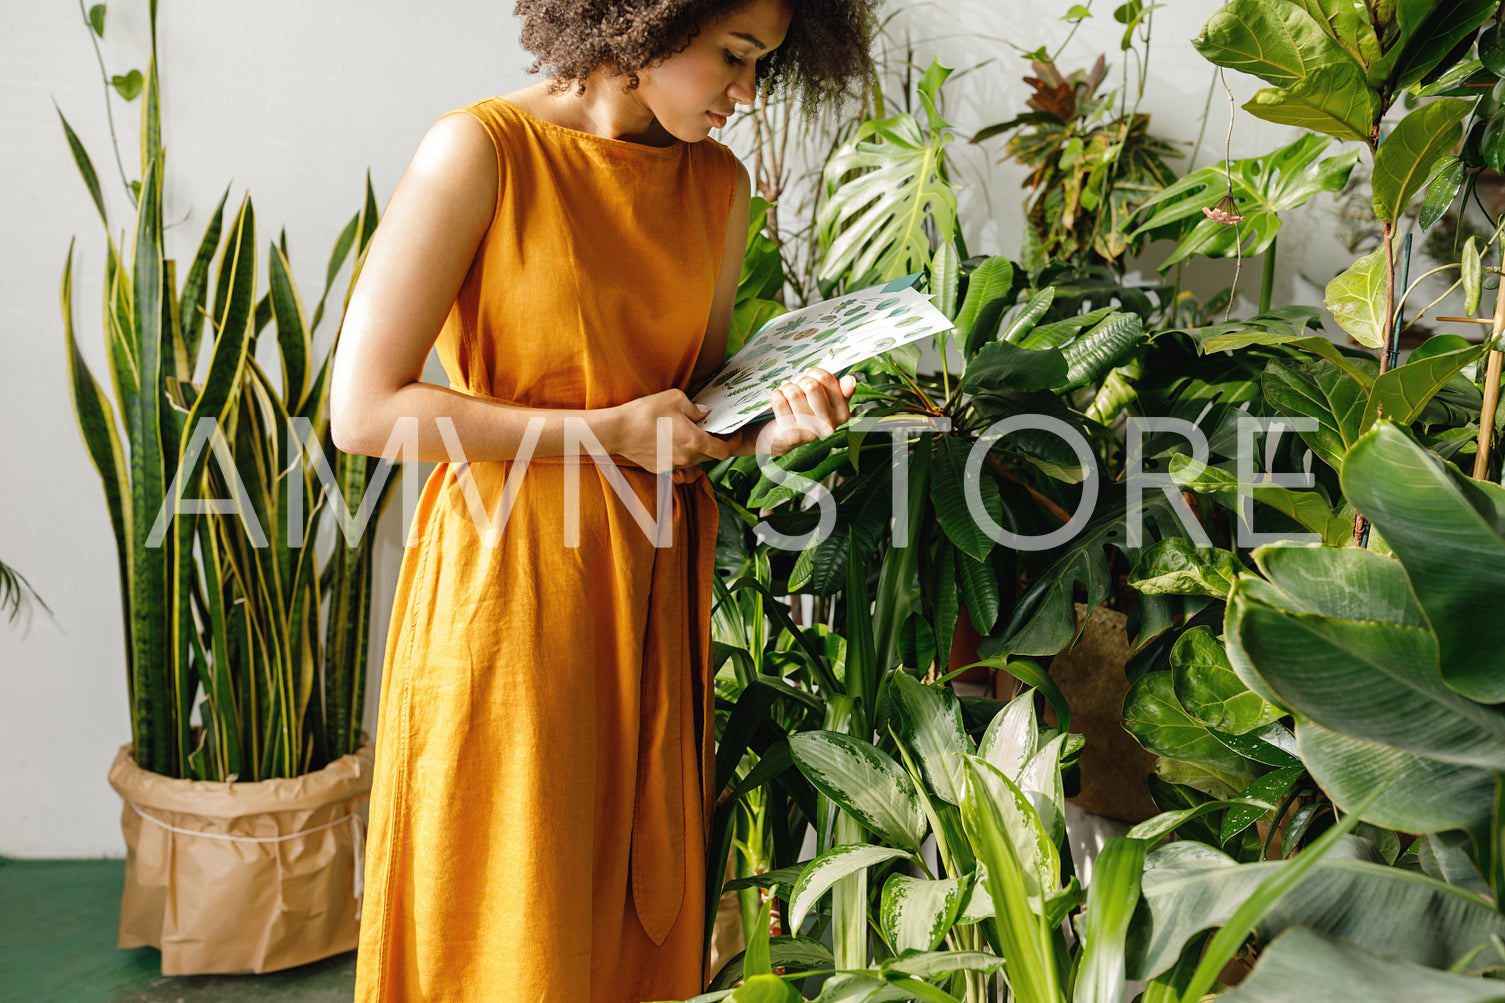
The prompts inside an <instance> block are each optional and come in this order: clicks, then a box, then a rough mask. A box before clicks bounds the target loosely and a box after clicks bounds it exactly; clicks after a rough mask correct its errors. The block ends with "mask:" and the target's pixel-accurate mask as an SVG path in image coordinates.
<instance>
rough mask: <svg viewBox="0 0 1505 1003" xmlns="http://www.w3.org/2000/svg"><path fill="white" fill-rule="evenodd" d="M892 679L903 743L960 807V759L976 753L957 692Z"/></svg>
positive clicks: (900, 676) (908, 678) (903, 675)
mask: <svg viewBox="0 0 1505 1003" xmlns="http://www.w3.org/2000/svg"><path fill="white" fill-rule="evenodd" d="M891 678H892V680H893V682H892V683H891V684H890V692H891V693H892V695H893V700H894V706H895V708H896V709H897V710H898V712H899V721H900V724H901V725H902V729H903V732H902V733H903V737H904V740H905V742H906V743H907V744H908V745H909V748H910V749H911V750H912V751H913V752H914V754H915V758H916V759H917V760H918V761H919V764H920V767H921V769H923V770H924V771H925V779H926V781H927V782H928V783H929V785H930V790H931V791H933V792H934V793H935V795H936V796H937V797H939V798H940V799H941V800H943V801H946V802H947V803H949V804H960V803H961V796H962V787H963V784H964V782H965V780H966V770H965V769H964V768H963V766H962V759H961V757H962V754H963V753H970V752H972V751H973V750H972V740H971V739H970V738H968V737H967V733H966V731H965V730H964V728H963V726H962V710H961V703H960V702H959V701H958V700H957V698H956V693H955V691H953V690H952V689H951V687H949V686H927V685H925V684H924V683H922V682H920V681H919V680H918V679H916V678H915V677H914V676H912V675H910V674H909V673H908V672H895V673H894V674H893V676H892V677H891ZM932 946H933V945H932Z"/></svg>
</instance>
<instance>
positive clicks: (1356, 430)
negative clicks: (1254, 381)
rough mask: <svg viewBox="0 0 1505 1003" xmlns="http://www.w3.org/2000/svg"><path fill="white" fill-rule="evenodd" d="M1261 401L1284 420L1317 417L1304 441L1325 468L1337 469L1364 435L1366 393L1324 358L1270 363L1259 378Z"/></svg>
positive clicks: (1303, 433)
mask: <svg viewBox="0 0 1505 1003" xmlns="http://www.w3.org/2000/svg"><path fill="white" fill-rule="evenodd" d="M1260 385H1261V387H1262V388H1263V390H1264V395H1265V400H1266V401H1267V402H1269V404H1270V405H1271V406H1272V407H1273V408H1274V409H1275V410H1276V411H1277V412H1279V413H1280V414H1282V415H1284V416H1285V417H1288V418H1316V419H1317V426H1318V427H1317V429H1316V430H1315V431H1302V432H1300V433H1299V434H1300V435H1301V438H1302V440H1303V441H1305V442H1306V444H1307V445H1308V446H1310V447H1311V448H1312V451H1313V452H1315V453H1316V454H1317V455H1318V456H1319V457H1321V458H1322V460H1323V461H1324V462H1326V463H1327V464H1328V465H1329V466H1331V467H1334V468H1336V469H1341V468H1342V465H1343V457H1344V455H1345V454H1346V453H1347V452H1348V449H1349V447H1350V446H1352V445H1353V444H1354V443H1355V442H1358V441H1359V437H1360V436H1361V435H1363V433H1364V409H1365V407H1366V406H1367V405H1368V403H1369V395H1368V394H1366V393H1365V392H1364V388H1363V387H1361V386H1359V385H1358V384H1356V383H1355V382H1354V381H1353V380H1352V379H1350V378H1349V376H1348V374H1347V373H1344V372H1343V371H1342V370H1340V369H1339V368H1338V367H1337V366H1335V365H1333V364H1332V363H1331V362H1328V361H1327V360H1325V359H1321V360H1318V361H1316V362H1312V363H1306V364H1304V365H1303V364H1296V363H1289V362H1282V361H1280V360H1278V359H1277V360H1273V361H1271V363H1270V364H1269V366H1268V367H1267V368H1266V369H1265V374H1264V377H1263V378H1262V379H1261V380H1260Z"/></svg>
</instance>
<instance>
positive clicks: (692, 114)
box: [633, 0, 791, 143]
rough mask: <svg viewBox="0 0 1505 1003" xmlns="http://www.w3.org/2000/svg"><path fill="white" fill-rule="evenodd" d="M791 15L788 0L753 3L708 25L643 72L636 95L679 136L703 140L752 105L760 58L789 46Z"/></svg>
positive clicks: (689, 139) (692, 139)
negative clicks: (738, 108)
mask: <svg viewBox="0 0 1505 1003" xmlns="http://www.w3.org/2000/svg"><path fill="white" fill-rule="evenodd" d="M790 17H791V14H790V11H789V8H788V6H786V4H785V3H784V0H752V2H751V3H748V4H746V5H744V6H742V7H740V8H738V9H737V10H736V11H734V12H733V13H731V14H728V15H726V16H725V17H722V18H719V19H717V20H715V21H708V22H705V23H704V24H702V25H701V26H700V31H699V33H697V34H696V36H695V37H694V38H692V39H691V40H690V44H689V46H687V47H686V48H685V49H684V50H682V51H680V52H676V53H675V54H674V55H672V56H670V57H669V58H668V59H665V60H664V61H663V62H661V63H658V64H656V65H654V66H651V67H647V68H645V69H642V70H639V71H638V87H637V90H636V91H635V92H633V93H635V94H636V95H637V97H638V99H639V100H640V101H642V102H643V104H644V105H645V106H646V107H647V108H648V110H649V111H651V112H652V113H653V115H654V117H655V118H657V119H658V122H659V124H660V125H662V126H663V127H664V129H665V130H667V131H668V132H669V133H670V135H672V136H674V138H676V139H682V140H684V141H685V142H688V143H695V142H699V141H700V140H702V139H705V138H706V136H708V135H710V132H711V130H712V129H719V128H721V127H722V126H723V125H725V124H726V120H727V119H728V118H730V117H731V115H732V112H733V111H735V110H736V106H737V105H738V104H749V105H750V104H752V102H753V98H754V97H755V96H756V93H757V84H756V82H755V80H754V73H755V69H756V65H757V60H759V59H760V58H762V57H764V56H766V55H768V53H770V52H772V51H773V50H774V49H776V48H778V47H779V45H781V44H782V43H783V41H784V35H785V33H786V32H788V30H789V21H790Z"/></svg>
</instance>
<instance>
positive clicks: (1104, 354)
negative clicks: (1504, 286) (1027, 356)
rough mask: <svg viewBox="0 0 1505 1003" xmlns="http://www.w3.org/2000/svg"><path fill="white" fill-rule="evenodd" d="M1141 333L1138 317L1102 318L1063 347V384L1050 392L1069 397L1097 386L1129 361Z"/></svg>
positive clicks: (1124, 315) (1126, 314) (1116, 316)
mask: <svg viewBox="0 0 1505 1003" xmlns="http://www.w3.org/2000/svg"><path fill="white" fill-rule="evenodd" d="M1143 331H1144V324H1143V322H1142V321H1141V320H1140V319H1139V315H1138V314H1132V313H1120V314H1113V315H1112V316H1109V317H1107V318H1105V319H1104V320H1103V321H1102V322H1100V323H1099V324H1098V325H1097V326H1096V327H1094V328H1093V329H1092V330H1090V331H1088V332H1087V333H1086V334H1083V335H1082V336H1080V337H1079V338H1077V339H1076V340H1075V341H1073V342H1072V343H1071V344H1070V345H1067V346H1066V348H1065V349H1064V354H1065V356H1066V367H1067V368H1066V380H1065V382H1064V383H1060V384H1058V385H1056V386H1054V387H1052V388H1051V390H1052V391H1054V392H1055V393H1070V392H1071V391H1073V390H1077V389H1080V388H1081V387H1085V386H1087V385H1089V384H1092V383H1096V382H1098V381H1099V380H1101V379H1102V378H1103V377H1104V376H1106V375H1107V374H1108V372H1109V370H1111V369H1113V367H1114V366H1117V365H1120V364H1121V363H1122V362H1123V361H1124V359H1126V358H1127V357H1128V355H1129V353H1130V352H1132V351H1133V350H1134V346H1136V345H1137V344H1139V338H1140V335H1141V334H1142V333H1143Z"/></svg>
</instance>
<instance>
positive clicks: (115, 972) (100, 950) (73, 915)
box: [0, 858, 355, 1003]
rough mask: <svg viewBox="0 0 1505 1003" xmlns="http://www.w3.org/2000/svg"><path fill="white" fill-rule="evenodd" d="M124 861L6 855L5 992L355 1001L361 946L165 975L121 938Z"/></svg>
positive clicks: (97, 997) (93, 1002) (66, 1001)
mask: <svg viewBox="0 0 1505 1003" xmlns="http://www.w3.org/2000/svg"><path fill="white" fill-rule="evenodd" d="M124 881H125V862H124V861H122V860H6V859H4V858H0V1000H5V1001H14V1003H156V1001H166V1003H231V1001H236V1000H285V1001H288V1003H292V1001H297V1003H335V1001H339V1003H349V1000H351V999H352V997H353V996H354V995H355V954H354V952H351V953H349V954H344V955H341V956H339V957H336V958H330V959H329V960H327V961H322V962H319V963H317V964H313V965H305V966H304V967H302V968H294V969H290V970H288V971H285V972H274V973H272V974H270V975H234V976H231V975H198V976H179V977H174V978H165V977H163V975H162V972H161V956H160V955H159V954H158V953H157V952H156V951H154V950H152V949H150V948H141V949H138V950H130V951H122V950H120V949H119V948H117V947H116V946H115V928H116V923H117V921H118V920H119V916H120V892H121V888H122V886H123V885H124Z"/></svg>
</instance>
